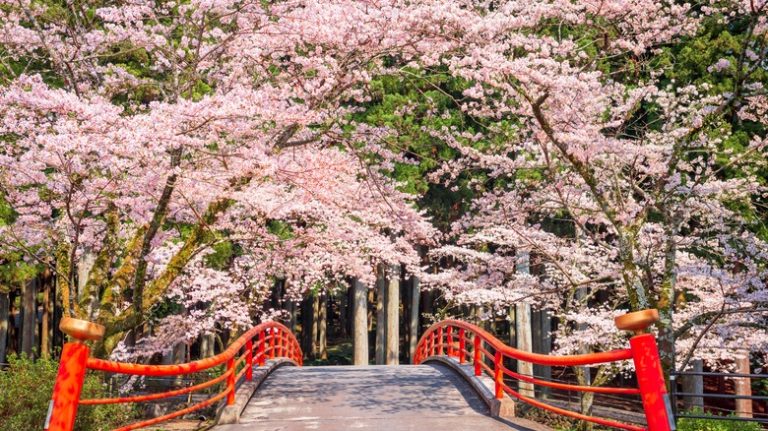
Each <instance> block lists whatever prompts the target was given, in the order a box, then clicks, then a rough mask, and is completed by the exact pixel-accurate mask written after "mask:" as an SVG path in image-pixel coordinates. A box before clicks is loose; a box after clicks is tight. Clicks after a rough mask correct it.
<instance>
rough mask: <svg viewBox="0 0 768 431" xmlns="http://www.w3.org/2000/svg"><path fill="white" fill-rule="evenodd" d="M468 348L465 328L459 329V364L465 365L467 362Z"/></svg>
mask: <svg viewBox="0 0 768 431" xmlns="http://www.w3.org/2000/svg"><path fill="white" fill-rule="evenodd" d="M466 348H467V342H466V340H465V338H464V328H459V363H460V364H463V363H464V362H466V353H465V351H466Z"/></svg>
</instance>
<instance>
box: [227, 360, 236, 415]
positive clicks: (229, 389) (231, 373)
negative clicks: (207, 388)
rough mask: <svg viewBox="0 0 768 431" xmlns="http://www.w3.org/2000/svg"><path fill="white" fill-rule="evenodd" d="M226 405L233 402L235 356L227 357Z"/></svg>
mask: <svg viewBox="0 0 768 431" xmlns="http://www.w3.org/2000/svg"><path fill="white" fill-rule="evenodd" d="M227 372H228V373H229V375H228V376H227V405H228V406H231V405H232V404H234V403H235V358H229V359H227Z"/></svg>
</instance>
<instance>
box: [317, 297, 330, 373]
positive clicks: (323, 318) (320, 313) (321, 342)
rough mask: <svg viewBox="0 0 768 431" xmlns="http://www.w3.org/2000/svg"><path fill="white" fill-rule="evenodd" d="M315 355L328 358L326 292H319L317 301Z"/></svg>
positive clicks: (323, 358)
mask: <svg viewBox="0 0 768 431" xmlns="http://www.w3.org/2000/svg"><path fill="white" fill-rule="evenodd" d="M315 302H316V303H317V357H318V358H320V359H322V360H326V359H328V292H327V291H325V292H321V293H320V297H319V298H318V300H317V301H315Z"/></svg>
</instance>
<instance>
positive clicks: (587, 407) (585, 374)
mask: <svg viewBox="0 0 768 431" xmlns="http://www.w3.org/2000/svg"><path fill="white" fill-rule="evenodd" d="M587 293H588V292H587V289H585V288H580V289H576V299H577V300H579V301H580V300H581V299H582V298H584V297H585V296H586V295H587ZM577 329H579V330H584V329H585V326H584V324H583V323H580V324H578V326H577ZM581 353H590V351H589V350H588V349H587V348H586V347H582V349H581ZM574 370H575V372H576V380H577V381H578V383H579V385H582V386H591V385H592V371H591V370H590V368H589V367H574ZM580 397H581V414H584V415H592V404H593V402H594V399H595V394H594V393H592V392H582V393H581V394H580ZM579 429H581V430H584V431H591V430H592V429H594V426H593V424H592V423H591V422H586V421H582V423H581V425H580V426H579Z"/></svg>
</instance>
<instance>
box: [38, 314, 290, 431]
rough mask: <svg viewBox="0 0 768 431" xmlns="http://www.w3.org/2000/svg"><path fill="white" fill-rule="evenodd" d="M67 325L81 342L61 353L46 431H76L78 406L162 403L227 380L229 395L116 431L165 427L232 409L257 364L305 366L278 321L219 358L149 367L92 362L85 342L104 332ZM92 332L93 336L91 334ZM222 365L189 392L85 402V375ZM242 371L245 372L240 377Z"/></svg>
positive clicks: (177, 371) (173, 372)
mask: <svg viewBox="0 0 768 431" xmlns="http://www.w3.org/2000/svg"><path fill="white" fill-rule="evenodd" d="M62 322H63V323H62V329H63V330H65V332H67V333H69V334H70V335H72V336H73V337H75V338H76V339H77V341H73V342H69V343H66V344H65V345H64V348H63V350H62V352H61V360H60V364H59V371H58V375H57V377H56V383H55V385H54V388H53V396H52V399H51V403H50V405H49V409H48V417H47V418H46V423H45V428H44V429H45V430H46V431H72V429H73V428H74V422H75V416H76V415H77V406H78V405H96V404H117V403H134V402H143V401H151V400H158V399H163V398H169V397H173V396H177V395H183V394H188V393H191V392H195V391H199V390H202V389H206V388H209V387H211V386H214V385H216V384H218V383H221V382H224V381H226V387H225V388H224V390H222V391H220V392H218V393H216V394H215V395H213V396H212V397H210V398H208V399H205V400H203V401H201V402H198V403H196V404H194V405H192V406H189V407H186V408H184V409H181V410H177V411H175V412H171V413H168V414H166V415H163V416H159V417H156V418H152V419H148V420H144V421H140V422H136V423H133V424H130V425H127V426H124V427H120V428H117V429H116V430H114V431H129V430H134V429H138V428H142V427H146V426H150V425H154V424H157V423H160V422H164V421H166V420H169V419H173V418H176V417H179V416H182V415H184V414H187V413H190V412H193V411H195V410H199V409H202V408H205V407H207V406H210V405H212V404H214V403H216V402H218V401H219V400H222V399H224V398H225V397H226V404H227V405H233V404H234V402H235V391H236V390H237V385H238V384H239V382H240V380H241V378H242V377H243V376H245V380H246V381H251V380H253V365H254V364H258V365H259V366H262V365H264V364H265V362H266V360H267V359H276V358H283V359H287V360H289V361H292V362H293V363H294V364H295V365H299V366H300V365H302V356H303V354H302V352H301V347H300V345H299V342H298V340H297V339H296V337H295V336H294V334H293V333H292V332H291V331H290V330H289V329H288V328H287V327H286V326H284V325H282V324H280V323H278V322H264V323H261V324H259V325H256V326H255V327H253V328H251V329H250V330H248V331H246V332H245V333H244V334H242V335H241V336H240V337H238V338H237V339H236V340H235V341H234V342H233V343H232V344H231V345H230V346H229V347H228V348H227V349H226V350H224V351H223V352H221V353H219V354H218V355H215V356H212V357H210V358H205V359H200V360H197V361H192V362H187V363H183V364H174V365H145V364H135V363H128V362H117V361H107V360H103V359H97V358H90V357H89V349H88V346H87V345H86V344H85V343H84V341H85V340H88V339H95V338H97V336H98V333H99V331H100V328H98V326H97V325H93V324H89V323H88V322H84V321H77V320H75V319H68V320H67V321H65V320H64V319H63V320H62ZM67 325H75V326H74V327H73V328H74V329H72V328H70V329H71V330H70V331H67V330H66V329H67V328H65V326H67ZM78 325H79V326H78ZM84 328H85V329H84ZM94 328H96V329H95V332H93V331H94ZM89 330H91V331H92V332H91V333H89V332H88V331H89ZM254 341H255V342H254ZM254 350H255V353H254ZM241 351H242V353H241ZM219 365H226V370H225V371H224V372H223V373H222V374H221V375H219V376H216V377H213V378H211V379H210V380H207V381H205V382H202V383H198V384H196V385H193V386H190V387H187V388H181V389H174V390H170V391H165V392H160V393H153V394H147V395H136V396H129V397H115V398H100V399H80V394H81V392H82V387H83V381H84V378H85V372H86V370H94V371H104V372H110V373H119V374H128V375H140V376H179V375H185V374H191V373H197V372H200V371H205V370H209V369H211V368H213V367H216V366H219ZM240 366H242V368H241V369H240V370H239V372H238V367H240Z"/></svg>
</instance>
